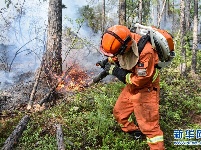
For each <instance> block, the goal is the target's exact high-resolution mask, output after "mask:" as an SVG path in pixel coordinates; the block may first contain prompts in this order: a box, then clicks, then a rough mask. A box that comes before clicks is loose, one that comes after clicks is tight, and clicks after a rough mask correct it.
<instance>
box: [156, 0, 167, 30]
mask: <svg viewBox="0 0 201 150" xmlns="http://www.w3.org/2000/svg"><path fill="white" fill-rule="evenodd" d="M165 5H166V0H164V1H163V7H162V10H161V13H159V14H160V15H159V18H158V25H157V27H158V28H160V23H161V18H162V16H163V12H164V9H165Z"/></svg>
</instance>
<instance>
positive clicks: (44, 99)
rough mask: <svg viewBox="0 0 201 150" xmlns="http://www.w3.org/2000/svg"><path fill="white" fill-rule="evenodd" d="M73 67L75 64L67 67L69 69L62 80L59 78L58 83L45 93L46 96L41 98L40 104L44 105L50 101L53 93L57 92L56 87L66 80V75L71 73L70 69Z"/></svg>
mask: <svg viewBox="0 0 201 150" xmlns="http://www.w3.org/2000/svg"><path fill="white" fill-rule="evenodd" d="M72 67H73V66H71V67H69V68H68V69H67V71H66V72H65V74H64V75H63V76H62V78H61V80H59V81H58V82H57V84H56V85H55V86H54V87H53V88H52V89H51V90H50V91H49V92H48V93H47V94H46V95H45V97H44V98H43V99H42V100H40V102H39V105H40V106H42V105H43V103H45V102H48V101H49V99H50V97H51V95H52V94H53V93H54V92H55V89H56V88H57V87H58V85H59V84H60V83H61V82H62V81H64V79H65V78H66V76H67V75H68V73H69V71H70V70H71V69H72Z"/></svg>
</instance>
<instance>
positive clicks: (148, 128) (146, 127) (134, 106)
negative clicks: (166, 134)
mask: <svg viewBox="0 0 201 150" xmlns="http://www.w3.org/2000/svg"><path fill="white" fill-rule="evenodd" d="M159 90H160V88H159V87H156V88H153V87H150V88H143V89H141V90H137V89H135V90H134V89H133V90H132V88H129V85H127V86H126V87H125V88H124V89H123V91H122V92H121V94H120V96H119V98H118V100H117V102H116V104H115V106H114V109H113V114H114V117H115V119H116V120H117V122H118V123H119V124H120V126H121V128H122V130H123V131H124V132H129V131H134V130H141V132H142V133H143V134H145V135H146V137H147V138H148V139H149V138H150V139H151V138H154V137H161V136H162V137H163V132H162V131H161V129H160V126H159ZM132 113H134V115H135V117H136V121H137V124H138V126H136V125H135V124H134V122H133V121H130V119H129V117H130V115H131V114H132ZM148 145H149V147H150V150H164V149H165V148H164V142H163V141H159V142H154V143H151V142H150V143H149V142H148Z"/></svg>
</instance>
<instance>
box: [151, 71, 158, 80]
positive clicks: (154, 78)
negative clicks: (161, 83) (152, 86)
mask: <svg viewBox="0 0 201 150" xmlns="http://www.w3.org/2000/svg"><path fill="white" fill-rule="evenodd" d="M158 75H159V70H158V69H157V68H156V71H155V74H154V76H153V79H152V82H154V81H155V80H156V78H157V77H158Z"/></svg>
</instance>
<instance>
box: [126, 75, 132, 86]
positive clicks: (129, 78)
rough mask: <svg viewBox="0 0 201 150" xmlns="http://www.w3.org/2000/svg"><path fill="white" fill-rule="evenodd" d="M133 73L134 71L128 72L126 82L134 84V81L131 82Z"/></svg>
mask: <svg viewBox="0 0 201 150" xmlns="http://www.w3.org/2000/svg"><path fill="white" fill-rule="evenodd" d="M131 74H132V73H128V74H127V75H126V83H128V84H132V82H131Z"/></svg>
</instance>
